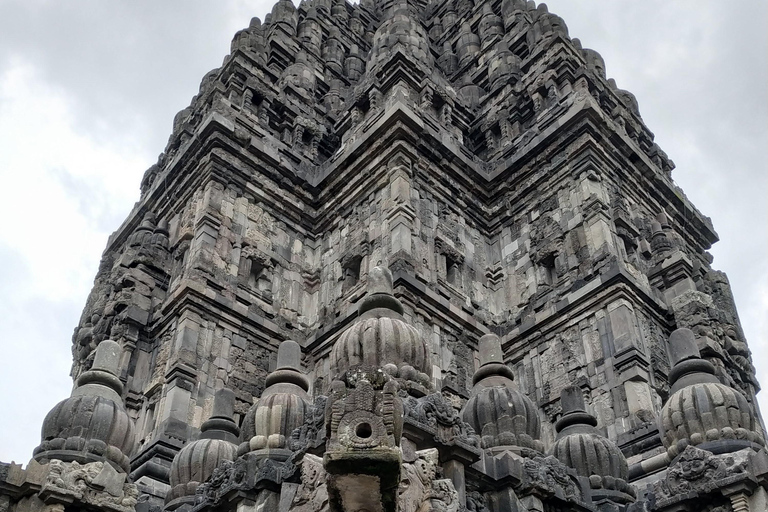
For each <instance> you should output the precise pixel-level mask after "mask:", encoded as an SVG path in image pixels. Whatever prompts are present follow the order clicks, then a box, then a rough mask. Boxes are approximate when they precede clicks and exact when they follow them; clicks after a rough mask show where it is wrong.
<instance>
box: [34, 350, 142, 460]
mask: <svg viewBox="0 0 768 512" xmlns="http://www.w3.org/2000/svg"><path fill="white" fill-rule="evenodd" d="M121 353H122V349H121V348H120V345H119V344H118V343H117V342H115V341H112V340H104V341H102V342H101V343H99V345H98V346H97V347H96V354H95V356H94V360H93V365H92V366H91V368H90V370H88V371H86V372H83V373H82V374H81V375H80V377H78V379H77V386H76V387H75V389H74V391H72V396H70V397H69V398H67V399H66V400H62V401H61V402H59V403H58V404H57V405H55V406H54V408H53V409H51V412H49V413H48V415H47V416H46V417H45V420H43V428H42V435H41V438H42V440H41V442H40V446H38V447H37V448H35V450H34V458H35V460H37V461H38V462H41V463H44V462H47V461H50V460H53V459H58V460H61V461H64V462H79V463H81V464H82V463H86V464H87V463H89V462H100V461H106V462H108V463H109V464H111V465H112V466H113V467H114V468H115V469H116V470H118V471H120V472H123V473H129V472H130V459H129V456H130V455H131V452H132V451H133V447H134V446H133V445H134V435H133V421H132V420H131V418H130V417H129V416H128V413H127V412H126V411H125V407H124V405H123V399H122V398H121V393H122V391H123V384H122V382H120V379H119V378H118V377H117V373H118V368H119V364H120V355H121Z"/></svg>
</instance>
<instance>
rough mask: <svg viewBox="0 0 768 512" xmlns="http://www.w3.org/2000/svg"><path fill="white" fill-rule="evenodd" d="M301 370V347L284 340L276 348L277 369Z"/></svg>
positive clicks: (293, 342)
mask: <svg viewBox="0 0 768 512" xmlns="http://www.w3.org/2000/svg"><path fill="white" fill-rule="evenodd" d="M286 368H288V369H291V370H301V345H299V344H298V343H296V342H295V341H293V340H285V341H284V342H282V343H281V344H280V346H279V347H278V348H277V369H278V370H283V369H286Z"/></svg>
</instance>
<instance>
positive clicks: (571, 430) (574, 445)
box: [552, 386, 635, 502]
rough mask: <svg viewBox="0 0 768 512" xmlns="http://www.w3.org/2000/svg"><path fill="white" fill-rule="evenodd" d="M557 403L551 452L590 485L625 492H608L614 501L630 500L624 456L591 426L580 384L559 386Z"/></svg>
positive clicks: (591, 420)
mask: <svg viewBox="0 0 768 512" xmlns="http://www.w3.org/2000/svg"><path fill="white" fill-rule="evenodd" d="M560 403H561V406H562V409H563V415H562V417H561V418H560V419H559V420H558V421H557V423H556V424H555V430H557V439H556V440H555V444H554V446H553V447H552V455H554V456H555V457H556V458H557V459H558V460H560V462H562V463H563V464H565V465H566V466H569V467H571V468H573V469H574V470H575V471H576V474H577V475H579V476H581V477H584V478H587V479H589V484H590V487H591V488H592V489H608V490H610V491H616V492H618V493H622V494H624V495H626V496H618V495H616V496H612V497H611V498H612V499H613V500H614V501H616V500H618V501H622V502H628V501H631V500H632V498H634V496H635V491H634V489H632V487H631V486H630V485H629V484H628V483H627V479H628V475H629V469H628V466H627V459H626V457H625V456H624V454H623V453H622V451H621V450H620V449H619V447H618V446H616V443H614V442H613V441H611V440H610V439H608V438H606V437H604V436H603V435H601V434H600V432H599V431H598V430H597V428H595V427H596V425H597V420H596V419H595V417H594V416H592V415H591V414H589V413H588V412H587V410H586V406H585V404H584V397H583V395H582V392H581V388H579V387H577V386H569V387H567V388H565V389H563V391H562V392H561V394H560ZM622 498H624V499H622Z"/></svg>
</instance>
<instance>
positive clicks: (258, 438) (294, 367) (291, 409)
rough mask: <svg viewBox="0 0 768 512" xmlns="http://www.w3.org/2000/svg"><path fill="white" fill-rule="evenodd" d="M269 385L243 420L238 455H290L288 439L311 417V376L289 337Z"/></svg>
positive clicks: (278, 354) (282, 348)
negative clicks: (241, 441) (249, 453)
mask: <svg viewBox="0 0 768 512" xmlns="http://www.w3.org/2000/svg"><path fill="white" fill-rule="evenodd" d="M266 385H267V387H266V389H265V390H264V392H263V393H262V394H261V398H259V400H258V401H256V402H255V403H254V404H253V406H252V407H251V408H250V409H249V410H248V412H247V413H246V416H245V420H244V421H243V432H242V438H243V443H242V444H241V445H240V447H239V448H238V455H243V454H245V453H248V452H251V453H255V454H256V455H257V456H259V457H263V458H269V459H274V460H279V461H284V460H286V459H288V457H290V456H291V453H292V452H291V450H289V449H288V441H289V440H290V438H291V434H292V433H293V431H294V430H295V429H297V428H299V427H301V426H302V425H303V424H304V422H305V421H308V420H309V418H310V417H311V407H312V404H311V402H310V399H309V395H308V394H307V391H308V390H309V380H308V379H307V376H306V375H304V373H303V372H302V371H301V347H300V346H299V344H298V343H296V342H295V341H293V340H286V341H283V342H282V343H281V344H280V347H278V349H277V368H275V371H273V372H272V373H270V374H269V375H267V380H266Z"/></svg>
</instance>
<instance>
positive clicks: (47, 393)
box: [0, 0, 768, 464]
mask: <svg viewBox="0 0 768 512" xmlns="http://www.w3.org/2000/svg"><path fill="white" fill-rule="evenodd" d="M271 5H272V2H271V1H268V2H265V1H244V0H240V1H238V0H228V1H225V0H215V1H214V0H211V1H208V2H203V1H199V0H183V1H182V0H163V1H157V0H131V1H127V0H126V1H123V2H117V1H109V2H108V1H104V0H68V1H61V0H60V1H54V0H48V1H46V0H0V190H2V192H3V193H2V199H0V319H2V327H0V354H1V355H2V359H0V361H1V362H2V370H1V371H0V460H2V461H6V462H7V461H9V460H15V461H16V462H21V463H25V464H26V462H27V461H28V460H29V458H30V457H31V455H32V449H33V448H34V447H35V446H36V445H37V444H38V443H39V441H40V439H39V432H40V426H41V423H42V420H43V418H44V416H45V414H46V413H47V412H48V410H50V408H51V407H52V406H53V405H54V404H55V403H56V402H58V401H59V400H61V399H63V398H66V397H67V396H68V395H69V391H70V386H71V381H70V379H69V376H68V374H69V368H70V361H71V353H70V346H71V335H72V331H73V329H74V327H75V326H76V325H77V322H78V319H79V317H80V313H81V311H82V307H83V305H84V304H85V299H86V296H87V295H88V292H89V291H90V289H91V286H92V284H93V277H94V275H95V273H96V270H97V267H98V262H99V258H100V256H101V252H102V251H103V249H104V247H105V245H106V241H107V237H108V236H109V234H110V233H111V232H112V231H114V230H115V229H116V228H117V227H118V226H119V225H120V223H121V222H122V220H123V219H124V218H125V216H126V215H127V214H128V212H129V211H130V209H131V207H132V205H133V203H134V201H136V200H137V199H138V197H139V182H140V180H141V176H142V174H143V172H144V170H145V169H146V168H147V167H148V166H149V165H150V164H152V163H153V162H155V161H156V159H157V155H158V153H160V152H161V151H162V150H163V148H164V147H165V143H166V141H167V138H168V135H169V134H170V131H171V126H172V120H173V116H174V115H175V113H176V112H177V111H179V110H181V109H182V108H184V107H186V106H187V105H188V104H189V101H190V99H191V97H192V96H193V95H194V94H195V93H196V92H197V90H198V86H199V83H200V80H201V78H202V77H203V75H204V74H205V73H206V72H207V71H209V70H210V69H212V68H214V67H217V66H218V65H219V64H220V63H221V61H222V59H223V57H224V56H225V55H226V54H227V53H228V51H229V43H230V40H231V38H232V36H233V35H234V33H235V32H236V31H237V30H238V29H240V28H243V27H245V26H247V25H248V22H249V20H250V18H251V17H252V16H259V17H261V18H262V19H263V16H264V13H265V12H266V11H267V9H269V8H271ZM548 5H549V7H550V11H552V12H555V13H557V14H559V15H560V16H562V17H563V18H564V19H565V22H566V24H567V25H568V27H569V30H570V35H571V37H578V38H580V39H581V41H582V44H583V45H584V46H585V47H590V48H593V49H595V50H597V51H599V52H600V53H601V54H602V55H603V57H604V59H605V62H606V67H607V73H608V76H609V77H613V78H615V79H616V81H617V83H618V85H619V87H621V88H623V89H627V90H630V91H631V92H633V93H634V94H635V95H636V96H637V99H638V101H639V104H640V113H641V114H642V116H643V119H644V120H645V122H646V123H647V125H648V126H649V127H650V129H651V130H652V131H653V132H654V133H655V134H656V140H657V142H658V143H659V145H660V146H661V147H662V148H663V149H664V150H665V151H666V152H667V153H668V154H669V156H670V157H671V158H672V159H673V160H674V161H675V163H676V164H677V169H676V170H675V171H674V173H673V177H674V178H675V180H676V182H677V183H678V184H679V185H680V186H681V187H682V188H683V189H684V190H685V192H686V194H687V195H688V197H689V198H690V199H691V200H692V201H693V203H694V204H695V205H697V206H698V208H699V209H700V210H701V211H702V212H703V213H704V214H705V215H709V216H711V217H712V219H713V221H714V224H715V228H716V229H717V231H718V233H719V234H720V237H721V240H722V241H721V242H720V243H719V244H717V245H716V246H715V248H714V249H713V250H712V253H713V254H714V255H715V264H714V265H715V267H716V268H719V269H722V270H725V271H726V272H727V273H728V275H729V277H730V280H731V284H732V285H733V289H734V293H735V296H736V301H737V304H738V307H739V313H740V315H741V319H742V324H743V326H744V330H745V332H746V334H747V339H748V341H749V344H750V346H751V348H752V351H753V354H754V356H753V357H754V359H755V363H756V366H757V368H758V373H759V378H760V379H761V381H762V382H763V383H766V384H767V385H768V361H767V359H768V315H767V314H766V313H767V312H768V258H767V257H766V254H767V252H766V250H767V249H768V247H767V246H768V232H767V231H766V221H768V209H767V207H766V203H767V202H768V201H766V198H767V197H768V172H767V171H768V157H767V148H768V107H767V105H768V98H767V97H766V96H767V95H768V78H767V76H766V75H767V69H768V38H767V36H766V33H768V31H766V20H767V19H768V8H767V7H766V6H767V5H768V3H766V2H765V1H763V0H742V1H740V2H738V3H735V2H723V1H721V0H675V1H669V0H663V1H662V0H646V1H642V2H639V1H637V0H610V1H601V2H598V1H595V0H553V1H551V2H548ZM762 395H765V393H764V394H762ZM760 398H761V403H762V404H763V409H764V410H768V399H766V397H765V396H761V397H760Z"/></svg>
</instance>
